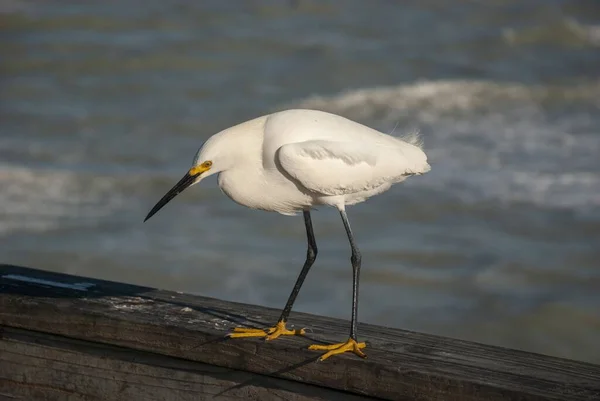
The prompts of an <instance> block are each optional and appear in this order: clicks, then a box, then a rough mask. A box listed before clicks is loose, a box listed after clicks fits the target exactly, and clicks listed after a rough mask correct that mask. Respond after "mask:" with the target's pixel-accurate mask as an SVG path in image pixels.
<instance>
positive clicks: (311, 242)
mask: <svg viewBox="0 0 600 401" xmlns="http://www.w3.org/2000/svg"><path fill="white" fill-rule="evenodd" d="M304 225H305V226H306V237H307V240H308V249H307V251H306V261H305V262H304V266H303V267H302V271H300V275H298V278H297V279H296V284H294V288H293V289H292V293H291V294H290V296H289V298H288V300H287V303H286V304H285V307H284V308H283V311H282V312H281V316H280V317H279V321H278V322H277V324H276V325H275V326H274V327H271V328H267V329H251V328H246V327H236V328H234V329H233V333H230V334H228V337H231V338H244V337H265V339H266V340H274V339H276V338H277V337H279V336H282V335H288V336H290V335H303V334H304V329H296V330H288V329H287V328H286V326H285V325H286V322H287V318H288V316H289V314H290V311H291V310H292V306H294V302H295V301H296V297H297V296H298V293H299V292H300V287H302V284H303V283H304V279H305V278H306V275H307V274H308V271H309V270H310V268H311V266H312V265H313V263H314V262H315V259H316V258H317V252H318V250H317V241H316V240H315V234H314V232H313V227H312V221H311V218H310V211H308V210H305V211H304Z"/></svg>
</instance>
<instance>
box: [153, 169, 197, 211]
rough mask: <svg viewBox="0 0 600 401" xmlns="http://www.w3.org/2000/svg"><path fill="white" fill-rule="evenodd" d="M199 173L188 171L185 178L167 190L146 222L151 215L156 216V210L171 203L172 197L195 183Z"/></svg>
mask: <svg viewBox="0 0 600 401" xmlns="http://www.w3.org/2000/svg"><path fill="white" fill-rule="evenodd" d="M199 175H200V174H196V175H190V173H189V172H188V173H186V174H185V175H184V176H183V178H182V179H181V180H179V182H178V183H177V184H175V186H174V187H173V188H171V189H170V190H169V192H167V193H166V194H165V196H163V197H162V199H161V200H159V201H158V203H157V204H156V205H154V207H153V208H152V210H150V213H148V215H147V216H146V218H145V219H144V222H146V220H148V219H149V218H150V217H152V216H154V214H156V212H158V211H159V210H160V209H162V207H163V206H164V205H166V204H167V203H169V201H170V200H171V199H173V198H174V197H176V196H177V195H179V194H180V193H181V192H183V190H184V189H186V188H187V187H189V186H190V185H192V184H193V183H194V180H195V179H196V177H198V176H199Z"/></svg>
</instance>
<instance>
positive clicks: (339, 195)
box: [194, 110, 430, 214]
mask: <svg viewBox="0 0 600 401" xmlns="http://www.w3.org/2000/svg"><path fill="white" fill-rule="evenodd" d="M221 158H228V159H230V160H227V161H221ZM205 160H212V161H213V163H214V164H213V167H212V168H211V170H209V171H208V172H207V173H205V174H203V175H202V176H201V177H200V179H202V178H204V177H206V176H208V175H210V174H214V173H217V172H218V173H220V176H219V186H220V187H221V189H222V190H223V192H225V194H227V195H228V196H229V197H230V198H231V199H233V200H234V201H235V202H237V203H239V204H242V205H244V206H247V207H250V208H254V209H262V210H268V211H275V212H279V213H282V214H295V213H297V212H300V211H302V210H306V209H307V208H310V207H311V206H314V205H330V206H335V207H337V208H338V209H341V208H344V206H345V205H352V204H355V203H358V202H362V201H364V200H365V199H367V198H369V197H371V196H373V195H377V194H379V193H381V192H383V191H386V190H387V189H389V188H390V186H391V185H393V184H395V183H398V182H401V181H403V180H404V179H406V177H407V176H410V175H413V174H422V173H425V172H427V171H429V169H430V167H429V164H428V163H427V156H426V155H425V153H424V152H423V151H422V150H421V148H420V146H419V145H418V142H415V141H414V138H413V143H409V142H406V141H404V140H402V139H400V138H396V137H393V136H390V135H386V134H383V133H380V132H378V131H376V130H374V129H371V128H369V127H366V126H364V125H362V124H359V123H357V122H354V121H351V120H348V119H346V118H344V117H340V116H338V115H335V114H330V113H325V112H321V111H316V110H287V111H282V112H279V113H275V114H270V115H267V116H262V117H259V118H257V119H254V120H250V121H248V122H245V123H242V124H239V125H236V126H234V127H232V128H229V129H226V130H224V131H222V132H220V133H218V134H216V135H214V136H213V137H211V138H210V139H209V140H208V141H207V142H206V143H205V144H204V146H203V147H202V148H201V149H200V151H199V152H198V155H197V156H196V158H195V163H196V164H197V163H202V162H203V161H205ZM200 179H198V180H197V181H195V182H194V183H196V182H199V181H200Z"/></svg>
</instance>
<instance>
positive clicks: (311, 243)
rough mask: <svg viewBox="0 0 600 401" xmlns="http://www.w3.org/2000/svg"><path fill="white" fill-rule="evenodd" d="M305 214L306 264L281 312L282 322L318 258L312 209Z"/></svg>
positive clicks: (280, 319)
mask: <svg viewBox="0 0 600 401" xmlns="http://www.w3.org/2000/svg"><path fill="white" fill-rule="evenodd" d="M303 214H304V225H305V226H306V238H307V239H308V249H307V251H306V261H305V262H304V266H302V271H300V275H298V278H297V279H296V284H294V289H293V290H292V293H291V294H290V297H289V298H288V300H287V303H286V304H285V308H283V311H282V312H281V317H280V318H279V321H280V322H286V321H287V318H288V316H289V314H290V312H291V310H292V306H294V301H296V297H297V296H298V293H299V292H300V287H302V283H304V279H305V278H306V275H307V274H308V271H309V270H310V267H311V266H312V265H313V263H314V262H315V259H317V252H318V250H317V242H316V240H315V234H314V233H313V227H312V221H311V219H310V211H308V210H305V211H304V212H303Z"/></svg>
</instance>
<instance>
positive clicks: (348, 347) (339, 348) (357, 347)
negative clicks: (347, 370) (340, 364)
mask: <svg viewBox="0 0 600 401" xmlns="http://www.w3.org/2000/svg"><path fill="white" fill-rule="evenodd" d="M366 346H367V344H365V343H359V342H356V340H353V339H352V338H349V339H348V341H346V342H345V343H338V344H331V345H311V346H310V347H308V349H312V350H321V351H329V352H327V353H325V354H323V355H321V357H320V358H319V361H324V360H325V359H327V358H329V357H330V356H332V355H337V354H342V353H344V352H353V353H355V354H356V355H358V356H360V357H361V358H366V357H367V355H365V353H364V352H362V351H361V349H362V348H365V347H366Z"/></svg>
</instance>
